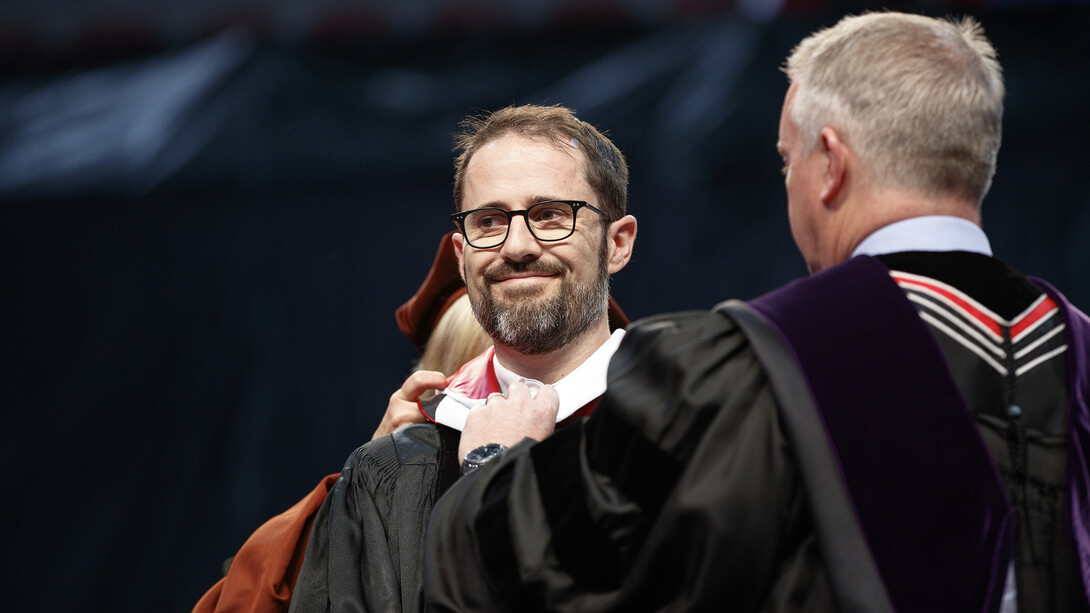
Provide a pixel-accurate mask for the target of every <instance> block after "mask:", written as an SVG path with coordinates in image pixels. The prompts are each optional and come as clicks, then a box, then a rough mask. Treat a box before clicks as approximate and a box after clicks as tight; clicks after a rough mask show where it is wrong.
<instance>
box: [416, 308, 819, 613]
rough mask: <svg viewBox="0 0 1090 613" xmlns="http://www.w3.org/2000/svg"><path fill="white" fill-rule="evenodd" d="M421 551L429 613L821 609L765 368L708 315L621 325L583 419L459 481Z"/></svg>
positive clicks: (805, 515)
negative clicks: (601, 385) (604, 386)
mask: <svg viewBox="0 0 1090 613" xmlns="http://www.w3.org/2000/svg"><path fill="white" fill-rule="evenodd" d="M426 559H427V564H426V571H425V582H426V587H427V596H428V599H429V607H430V609H431V610H436V611H470V610H474V611H485V610H492V611H501V610H509V611H513V610H519V611H538V610H555V611H598V610H677V611H686V610H727V609H729V610H738V611H789V610H805V609H810V610H814V609H816V610H828V609H831V608H832V600H831V595H830V592H829V587H828V581H827V577H826V575H825V572H824V569H823V566H822V564H821V561H820V555H819V552H818V548H817V543H816V539H815V536H814V533H813V530H812V527H811V524H810V517H809V511H808V510H807V505H806V494H805V493H804V491H803V486H802V484H801V482H800V479H799V474H798V470H797V468H796V466H795V464H794V457H793V454H792V452H791V446H790V444H789V442H788V441H787V439H786V437H785V436H784V433H783V429H782V428H781V424H780V418H779V415H778V412H777V406H776V401H775V398H774V397H773V394H772V391H771V389H770V387H769V384H768V380H767V377H766V376H765V373H764V371H763V370H762V368H761V366H760V364H759V362H758V361H757V359H756V358H755V356H754V354H753V352H752V351H751V349H750V347H749V345H748V343H747V341H746V338H745V336H744V335H742V334H741V332H740V331H739V330H738V328H737V327H736V326H735V324H734V323H733V322H732V321H731V320H730V319H728V318H726V317H724V316H722V315H719V314H716V313H710V312H693V313H682V314H673V315H669V316H661V317H656V318H651V319H647V320H643V321H642V322H639V324H638V325H634V326H633V327H632V328H631V329H630V330H629V332H628V333H627V334H626V336H625V339H624V341H623V343H622V345H621V347H620V349H619V350H618V352H617V354H616V355H615V356H614V358H613V360H612V361H611V363H610V368H609V385H608V390H607V392H606V394H605V395H604V396H603V397H602V399H601V401H600V403H599V405H598V409H597V410H596V411H595V413H594V415H593V416H591V417H590V418H589V419H588V420H587V421H585V422H584V423H582V424H580V425H578V426H573V427H570V428H567V429H565V430H563V431H561V432H558V433H557V434H555V435H553V436H552V437H551V438H549V439H547V440H546V441H543V442H541V443H539V444H536V445H532V444H530V442H529V441H524V442H523V443H521V444H520V445H518V446H516V447H514V448H512V449H511V450H509V451H508V452H507V453H506V454H505V457H504V458H502V459H501V460H500V461H498V462H494V463H493V465H489V466H486V467H484V468H482V469H481V470H479V471H477V473H475V474H473V475H471V476H470V477H469V478H466V479H462V480H461V481H460V482H459V483H458V484H457V485H456V486H455V487H453V488H452V489H451V490H450V491H449V492H448V494H447V495H446V496H444V497H443V498H442V499H440V500H439V502H438V503H437V504H436V507H435V510H434V512H433V514H432V519H431V523H430V526H429V533H428V541H427V551H426Z"/></svg>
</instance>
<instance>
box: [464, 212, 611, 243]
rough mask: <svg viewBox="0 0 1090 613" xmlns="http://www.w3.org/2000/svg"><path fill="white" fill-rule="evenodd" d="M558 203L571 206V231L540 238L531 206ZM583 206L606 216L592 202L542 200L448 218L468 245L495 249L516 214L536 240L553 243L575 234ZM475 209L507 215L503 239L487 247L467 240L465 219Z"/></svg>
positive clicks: (508, 230)
mask: <svg viewBox="0 0 1090 613" xmlns="http://www.w3.org/2000/svg"><path fill="white" fill-rule="evenodd" d="M558 203H559V204H566V205H568V206H570V207H571V232H568V233H567V234H565V235H564V236H561V237H559V238H541V237H540V236H538V235H537V233H535V232H534V227H533V226H532V225H531V224H530V211H531V210H532V209H533V208H535V207H538V206H541V205H543V204H558ZM583 208H586V209H590V210H592V211H594V212H595V213H598V214H599V215H601V216H602V217H605V216H606V214H605V213H603V212H602V211H601V210H599V209H598V208H597V207H595V206H594V205H593V204H589V203H587V202H584V201H582V200H544V201H542V202H535V203H534V204H531V205H530V206H529V207H527V208H525V209H516V210H512V211H509V210H507V209H501V208H499V207H494V206H486V207H481V208H479V209H473V210H470V211H461V212H459V213H454V214H453V215H451V216H450V220H451V221H453V222H454V225H455V226H456V227H457V228H458V230H459V231H460V232H461V233H462V236H463V237H465V240H466V242H467V243H469V246H470V247H473V248H474V249H495V248H496V247H499V246H500V245H502V244H504V243H506V242H507V237H508V236H509V235H510V234H511V224H512V223H514V221H515V217H516V216H518V215H521V216H522V221H524V222H526V229H527V230H529V231H530V236H533V237H534V238H535V239H537V240H539V241H541V242H543V243H555V242H557V241H562V240H564V239H567V238H570V237H571V235H572V234H575V226H576V225H577V223H578V217H579V209H583ZM477 211H498V212H500V213H503V214H504V215H506V216H507V230H506V231H505V232H504V233H503V239H502V240H500V242H498V243H496V244H495V245H489V246H488V247H479V246H477V245H474V244H473V241H471V240H469V235H468V234H467V233H466V228H465V220H466V217H468V216H469V215H471V214H473V213H476V212H477Z"/></svg>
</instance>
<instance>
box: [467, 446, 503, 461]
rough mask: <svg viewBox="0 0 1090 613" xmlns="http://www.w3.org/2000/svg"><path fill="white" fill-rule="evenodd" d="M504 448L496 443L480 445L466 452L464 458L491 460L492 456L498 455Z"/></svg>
mask: <svg viewBox="0 0 1090 613" xmlns="http://www.w3.org/2000/svg"><path fill="white" fill-rule="evenodd" d="M504 449H506V447H504V446H503V445H498V444H496V443H490V444H488V445H481V446H480V447H477V448H476V449H474V450H472V451H470V452H469V453H467V454H466V459H467V460H469V461H471V462H478V463H479V462H487V461H488V460H491V459H492V458H494V457H496V456H497V455H499V453H500V452H501V451H503V450H504Z"/></svg>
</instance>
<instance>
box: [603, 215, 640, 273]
mask: <svg viewBox="0 0 1090 613" xmlns="http://www.w3.org/2000/svg"><path fill="white" fill-rule="evenodd" d="M607 232H608V237H607V240H608V241H609V256H608V257H609V274H613V273H615V272H617V271H618V270H620V269H622V268H624V267H625V265H626V264H628V260H630V259H632V246H633V244H635V242H636V218H635V217H633V216H631V215H625V216H624V217H622V218H620V219H618V220H617V221H615V222H613V223H611V224H609V228H608V229H607Z"/></svg>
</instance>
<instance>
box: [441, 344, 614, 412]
mask: <svg viewBox="0 0 1090 613" xmlns="http://www.w3.org/2000/svg"><path fill="white" fill-rule="evenodd" d="M622 338H624V330H623V329H618V330H616V331H614V332H613V334H612V335H611V336H610V337H609V340H607V341H606V342H605V343H603V344H602V346H601V347H599V348H598V349H597V350H596V351H595V352H594V353H592V354H591V356H590V357H589V358H587V359H586V360H585V361H584V362H583V363H582V364H580V365H579V366H577V367H576V368H575V370H573V371H572V372H570V373H568V374H567V375H566V376H565V377H563V378H562V379H560V380H559V381H557V382H556V383H554V384H553V388H554V389H555V390H556V394H557V396H558V397H559V398H560V410H559V411H557V414H556V421H557V422H558V423H559V422H560V421H562V420H563V419H565V418H567V417H570V416H571V415H572V414H573V413H575V412H576V411H578V410H579V409H581V408H583V407H584V406H586V405H587V403H589V402H590V401H592V400H594V399H595V398H597V397H599V396H601V395H602V394H603V393H604V392H605V391H606V374H607V372H608V371H609V360H610V358H612V357H613V354H614V353H616V351H617V347H619V346H620V344H621V339H622ZM490 349H491V348H490ZM487 355H488V354H487V353H486V354H484V355H482V356H480V358H477V359H475V360H473V367H472V368H469V367H470V364H467V365H466V366H464V367H463V368H462V369H461V370H459V371H458V372H457V373H455V375H454V376H453V377H451V382H448V387H447V389H445V390H443V394H442V395H441V397H440V398H439V399H438V402H437V403H433V404H430V405H429V406H428V407H424V406H423V405H421V411H422V412H423V413H424V414H425V416H427V417H428V419H431V420H432V421H435V422H438V423H441V424H444V425H447V426H450V427H451V428H454V429H456V430H461V429H462V428H463V427H464V426H465V420H466V415H468V414H469V410H470V409H472V408H473V407H475V406H477V405H479V404H480V403H482V402H484V401H485V400H486V399H487V391H486V390H488V389H489V388H490V387H491V381H490V380H486V381H481V380H479V379H480V378H481V377H487V378H488V379H491V376H490V375H491V374H495V378H496V383H498V385H499V390H500V391H501V392H502V393H505V394H506V393H507V388H508V386H510V385H511V384H512V383H514V382H515V381H518V380H519V379H522V378H523V377H522V376H521V375H519V374H518V373H516V372H513V371H511V370H509V369H507V368H505V367H504V366H503V365H501V364H500V362H499V360H497V359H496V357H495V355H494V354H492V355H491V356H490V357H491V360H490V363H491V364H490V365H491V366H492V368H491V369H490V370H491V371H492V372H491V373H488V372H487V370H486V369H483V368H481V366H482V364H481V363H480V362H479V360H480V359H482V358H485V357H486V356H487ZM484 364H489V362H484ZM467 368H468V370H467ZM470 379H475V380H472V381H471V380H470ZM454 383H457V384H454ZM491 389H495V388H494V387H491Z"/></svg>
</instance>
